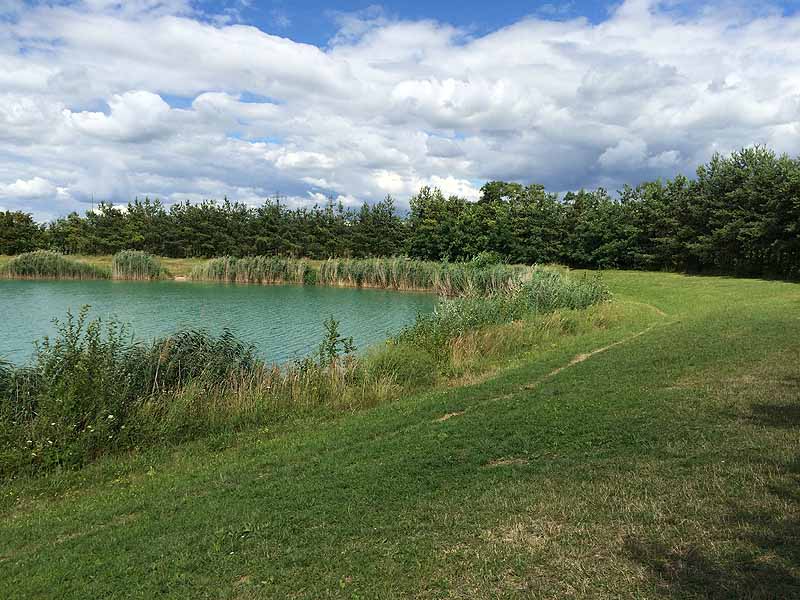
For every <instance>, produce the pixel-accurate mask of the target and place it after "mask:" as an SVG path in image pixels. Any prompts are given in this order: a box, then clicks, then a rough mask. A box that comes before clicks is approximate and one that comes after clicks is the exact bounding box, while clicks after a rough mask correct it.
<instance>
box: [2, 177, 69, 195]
mask: <svg viewBox="0 0 800 600" xmlns="http://www.w3.org/2000/svg"><path fill="white" fill-rule="evenodd" d="M56 192H57V190H56V186H54V185H53V184H52V183H51V182H49V181H47V180H46V179H42V178H41V177H34V178H32V179H27V180H25V179H17V180H16V181H15V182H13V183H9V184H7V185H0V197H4V198H12V199H14V198H19V199H25V200H27V199H33V198H46V197H48V196H54V195H55V194H56Z"/></svg>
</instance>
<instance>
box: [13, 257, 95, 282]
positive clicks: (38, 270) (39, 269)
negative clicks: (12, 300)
mask: <svg viewBox="0 0 800 600" xmlns="http://www.w3.org/2000/svg"><path fill="white" fill-rule="evenodd" d="M0 276H2V277H6V278H10V279H108V278H110V277H111V273H110V272H109V271H107V270H106V269H102V268H99V267H96V266H94V265H90V264H86V263H82V262H78V261H76V260H72V259H70V258H68V257H66V256H64V255H63V254H59V253H58V252H51V251H49V250H36V251H34V252H26V253H24V254H20V255H19V256H15V257H14V258H12V259H11V260H9V261H8V262H7V263H6V264H5V265H3V267H2V269H0Z"/></svg>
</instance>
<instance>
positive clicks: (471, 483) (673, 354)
mask: <svg viewBox="0 0 800 600" xmlns="http://www.w3.org/2000/svg"><path fill="white" fill-rule="evenodd" d="M605 279H606V281H607V282H608V283H609V284H610V286H611V288H612V291H613V292H614V294H615V304H612V305H606V306H602V307H598V308H593V309H590V310H589V311H588V312H577V313H576V312H573V311H567V312H564V313H558V314H553V315H551V316H550V317H548V319H549V323H550V324H549V325H547V326H545V325H543V324H541V323H540V324H539V326H538V329H537V330H538V331H540V333H539V334H536V335H534V334H533V333H530V332H529V330H528V329H525V328H520V327H518V326H515V325H513V324H512V325H501V326H500V327H501V328H505V332H506V333H507V334H508V336H509V337H512V338H513V337H514V336H519V337H517V338H516V339H518V340H519V339H525V340H527V341H528V343H527V344H523V349H522V351H521V352H518V353H516V354H513V353H511V354H509V352H511V350H513V349H509V348H505V349H503V348H499V349H496V350H494V351H492V350H491V349H492V347H493V345H501V346H502V344H503V340H504V339H506V338H505V336H498V335H490V332H488V331H485V332H483V333H482V334H475V335H474V336H471V339H465V340H464V341H463V345H464V356H465V357H467V361H468V362H469V361H474V360H482V361H484V362H483V363H482V369H481V370H480V371H475V373H482V375H476V376H474V377H472V376H471V375H470V372H467V373H466V376H465V379H464V380H463V381H461V383H462V384H463V383H466V382H469V383H470V384H469V385H460V386H454V387H452V388H449V389H438V390H434V391H429V392H424V393H421V394H416V395H414V394H411V395H409V396H408V397H406V398H405V399H403V400H400V401H397V402H395V403H393V404H389V405H383V406H379V407H376V408H373V409H370V410H366V411H360V412H358V413H356V414H352V415H346V416H339V417H335V416H334V415H333V414H323V415H318V416H316V417H310V416H304V417H302V418H296V419H295V418H291V419H286V420H283V421H277V422H275V423H274V424H272V425H270V426H269V428H266V427H265V428H261V429H259V430H248V431H243V432H241V433H236V434H224V435H216V436H210V437H208V438H205V439H201V440H198V441H195V442H191V443H187V444H183V445H180V446H164V447H160V448H152V449H149V450H142V451H138V452H133V453H131V454H130V455H129V456H124V457H123V456H117V457H113V458H106V459H101V460H100V461H98V462H97V463H95V464H94V465H91V466H89V467H87V468H85V469H82V470H80V471H77V472H62V473H58V472H54V473H51V474H49V475H48V476H47V477H38V478H22V479H19V480H15V481H11V482H8V483H6V484H5V485H4V487H3V488H2V490H1V491H0V499H1V500H0V501H1V504H0V512H1V513H2V518H1V519H0V596H2V597H13V598H87V597H91V598H100V597H102V598H156V597H163V598H286V597H293V598H325V597H331V598H339V597H340V598H407V597H416V598H485V597H491V598H519V597H524V598H561V597H578V598H587V597H593V598H620V597H624V598H631V597H635V598H720V599H721V598H735V597H744V598H791V597H797V596H798V589H800V587H799V586H800V495H798V492H797V490H798V489H800V486H799V485H798V484H800V435H798V434H800V401H799V400H798V398H799V397H800V374H799V373H798V366H797V365H798V364H799V363H800V319H798V313H799V312H800V311H798V308H800V286H798V285H796V284H787V283H780V282H765V281H759V280H736V279H727V278H710V277H709V278H705V277H704V278H701V277H684V276H679V275H669V274H657V273H626V272H620V273H614V272H610V273H606V275H605ZM497 331H498V330H495V333H496V332H497ZM468 337H470V336H468ZM482 345H483V346H482ZM471 348H478V349H479V351H478V352H477V353H476V352H472V351H471V350H470V349H471ZM603 348H606V349H605V350H603V351H599V350H601V349H603ZM493 356H494V358H492V357H493ZM509 356H511V357H512V358H511V359H509V358H508V357H509ZM492 369H495V371H494V374H493V376H491V377H489V378H486V373H491V372H492ZM448 415H450V416H449V418H447V419H443V417H445V416H448Z"/></svg>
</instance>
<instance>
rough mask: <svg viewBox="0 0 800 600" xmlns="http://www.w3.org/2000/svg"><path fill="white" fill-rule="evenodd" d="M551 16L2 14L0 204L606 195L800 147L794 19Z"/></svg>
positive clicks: (13, 5)
mask: <svg viewBox="0 0 800 600" xmlns="http://www.w3.org/2000/svg"><path fill="white" fill-rule="evenodd" d="M551 4H552V6H551V7H550V8H548V9H545V13H546V14H545V13H542V12H541V11H540V13H539V14H540V15H542V16H541V17H529V18H526V19H523V20H521V21H519V22H518V23H515V24H513V25H511V26H509V27H506V28H504V29H501V30H498V31H494V32H492V33H489V34H487V35H484V36H480V37H470V35H469V34H468V33H467V32H464V31H461V30H459V29H457V28H455V27H452V26H450V25H447V24H443V23H436V22H432V21H416V22H410V21H397V20H393V19H392V18H390V17H389V16H387V15H386V14H385V13H384V12H383V11H381V10H380V9H370V10H369V11H366V12H361V13H357V14H355V15H353V14H350V15H341V14H340V15H337V16H336V17H335V18H336V19H337V21H338V23H339V27H340V30H339V32H338V34H337V35H336V36H335V37H334V38H333V39H332V40H331V41H330V43H329V45H328V46H327V47H326V48H318V47H315V46H311V45H308V44H300V43H297V42H294V41H292V40H290V39H286V38H282V37H278V36H274V35H269V34H266V33H264V32H262V31H260V30H258V29H256V28H254V27H250V26H247V25H243V24H238V18H233V17H231V15H227V16H226V15H207V14H200V13H198V12H197V10H196V9H194V8H192V6H191V4H190V3H189V2H188V1H184V0H134V1H133V2H125V3H119V2H112V1H110V0H108V1H107V0H84V1H83V2H80V3H72V4H63V3H61V4H59V3H55V4H52V5H50V4H43V5H40V6H34V7H31V6H29V5H27V4H24V3H20V2H5V3H2V4H0V12H3V11H5V12H6V13H8V14H12V13H13V15H14V17H13V19H10V20H8V21H7V22H3V24H2V26H0V140H1V141H2V145H3V151H2V153H0V197H2V198H3V204H4V205H5V206H7V207H10V208H23V209H26V210H30V211H32V212H34V213H35V214H37V215H41V214H46V215H50V216H53V215H56V214H63V213H64V212H67V211H69V210H72V209H76V208H80V207H83V208H85V207H87V206H88V204H86V202H87V201H88V200H89V199H90V198H91V197H92V195H94V197H95V199H98V200H99V199H104V200H109V201H112V202H115V203H125V202H127V201H128V200H130V199H132V198H133V197H134V196H137V195H138V196H145V195H149V196H151V197H153V196H158V197H161V198H163V199H164V200H165V201H167V202H173V201H178V200H182V199H193V200H197V199H203V198H208V197H215V198H221V197H222V196H223V195H227V196H228V197H229V198H231V199H235V200H241V201H244V202H248V203H253V204H255V203H258V202H260V201H261V199H262V198H264V197H265V196H268V195H271V194H274V193H276V192H279V193H281V194H283V195H285V196H286V197H287V198H289V200H288V202H289V204H291V205H301V204H303V203H305V204H308V203H314V202H318V201H321V199H327V197H328V196H333V197H334V198H337V199H341V200H342V201H343V202H345V203H348V204H354V203H358V202H359V201H361V200H369V201H375V200H378V199H380V198H382V197H383V196H385V195H386V194H387V193H390V194H393V195H395V196H396V197H397V199H398V201H399V204H401V205H402V204H403V203H404V202H405V201H407V199H408V197H409V196H410V195H411V194H413V193H414V192H415V191H416V190H417V189H418V188H419V187H420V186H422V185H434V186H438V187H441V188H442V190H443V191H444V192H445V193H446V194H459V195H463V196H467V197H469V198H476V197H477V196H478V188H479V187H480V183H481V182H483V181H486V180H488V179H515V180H521V181H523V182H539V183H544V184H545V185H547V186H548V187H549V188H550V189H552V190H565V189H575V188H578V187H581V186H587V187H591V186H595V185H603V186H606V187H608V188H609V189H612V190H613V189H615V188H617V187H619V186H621V184H622V183H625V182H629V183H637V182H638V181H641V180H643V179H646V178H652V177H658V176H671V175H673V174H674V173H676V172H678V171H680V172H685V173H690V172H691V171H692V170H693V169H694V167H695V165H696V164H697V163H699V162H702V161H705V160H707V159H708V158H709V156H710V154H711V153H712V152H714V151H721V152H727V151H730V150H733V149H736V148H739V147H742V146H745V145H750V144H753V143H767V144H772V145H773V146H774V147H776V149H778V150H780V151H786V152H789V153H792V154H798V153H800V52H798V43H797V40H798V39H800V18H799V17H797V16H783V15H782V14H780V13H779V12H776V11H769V10H760V12H759V13H758V14H751V13H748V12H746V11H744V10H743V9H742V6H743V5H739V7H738V8H737V9H736V10H734V9H730V8H727V6H728V5H722V6H720V5H718V6H716V7H715V6H712V5H708V6H705V7H704V8H703V9H701V10H695V7H694V6H693V5H691V4H687V3H686V2H682V1H675V0H670V1H669V2H656V1H652V0H651V1H648V0H627V1H626V2H622V3H621V4H620V5H619V6H618V8H617V9H616V10H615V11H614V12H612V13H610V15H609V17H608V19H607V20H605V21H603V22H601V23H599V24H592V23H590V22H588V21H586V20H585V19H579V18H578V19H572V20H565V18H567V17H568V16H569V15H571V14H573V13H574V7H573V6H572V5H571V3H568V2H566V3H564V2H562V3H551ZM230 23H235V24H230Z"/></svg>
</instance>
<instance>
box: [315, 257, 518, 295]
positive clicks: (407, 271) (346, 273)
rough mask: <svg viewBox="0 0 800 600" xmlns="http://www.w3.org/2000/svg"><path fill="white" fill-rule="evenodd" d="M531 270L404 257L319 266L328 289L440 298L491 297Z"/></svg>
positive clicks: (340, 261) (331, 261) (334, 261)
mask: <svg viewBox="0 0 800 600" xmlns="http://www.w3.org/2000/svg"><path fill="white" fill-rule="evenodd" d="M530 273H531V267H527V266H522V265H505V264H490V265H484V264H473V263H447V262H430V261H422V260H414V259H409V258H403V257H393V258H365V259H342V258H331V259H329V260H326V261H325V262H324V263H322V266H321V267H320V270H319V275H318V279H319V283H320V284H321V285H330V286H347V287H373V288H386V289H394V290H416V291H432V292H436V293H437V294H439V295H442V296H469V295H480V296H485V295H492V294H498V293H502V292H504V291H507V290H508V289H510V287H511V286H513V285H515V284H517V283H520V282H522V281H525V280H526V279H527V278H528V277H529V276H530Z"/></svg>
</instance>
